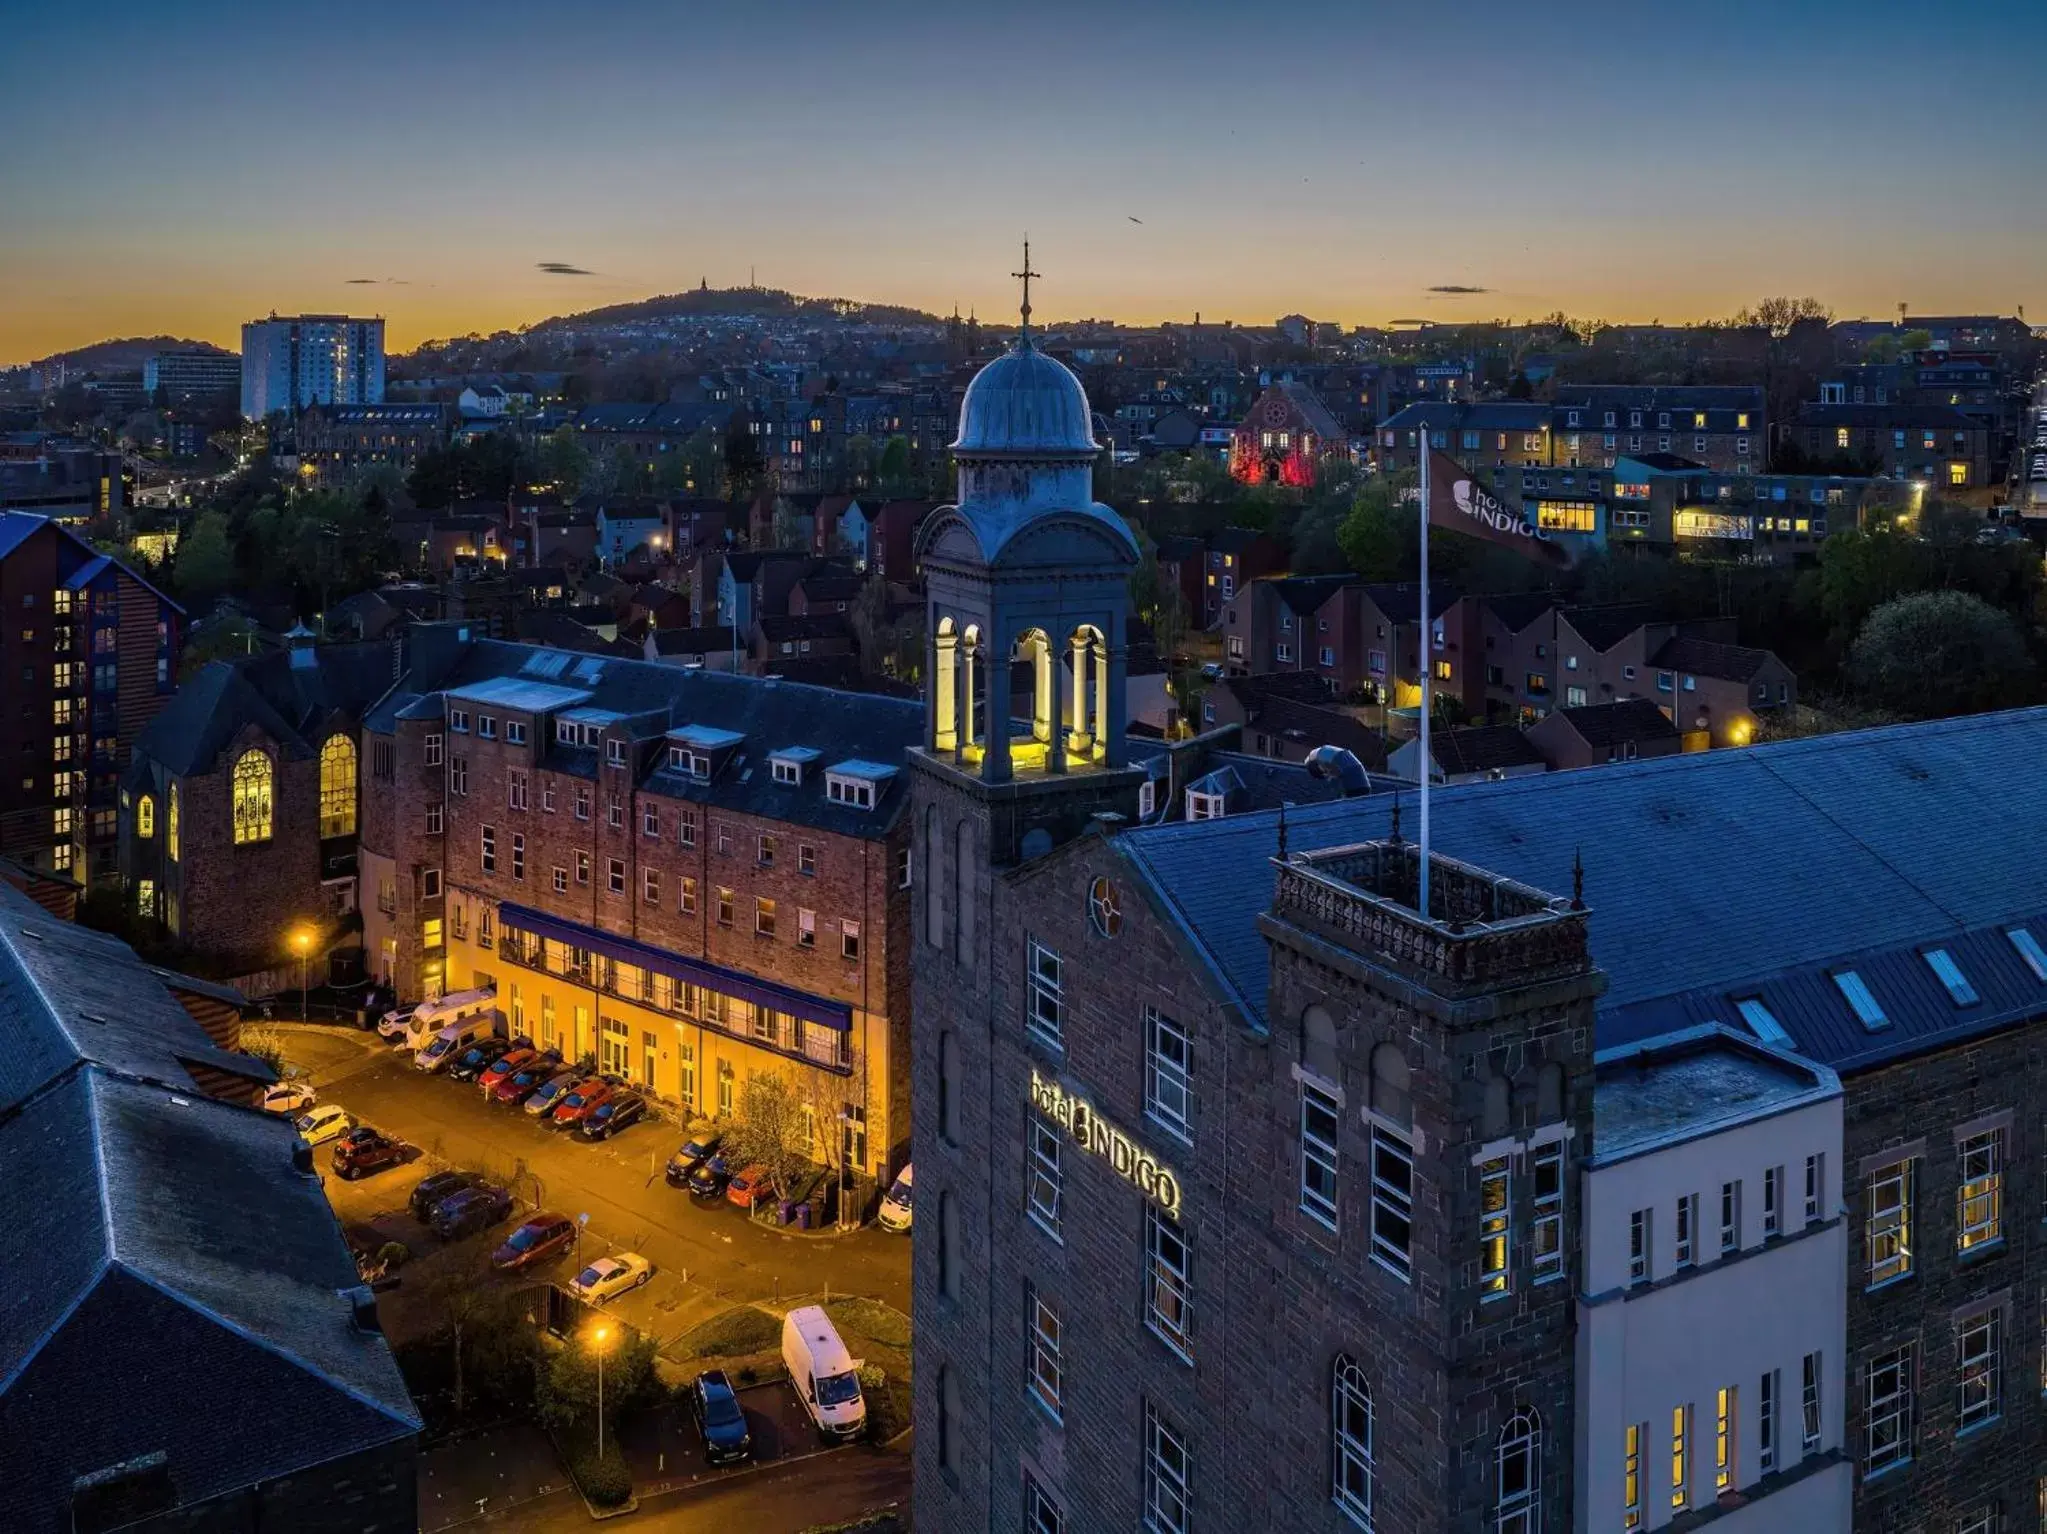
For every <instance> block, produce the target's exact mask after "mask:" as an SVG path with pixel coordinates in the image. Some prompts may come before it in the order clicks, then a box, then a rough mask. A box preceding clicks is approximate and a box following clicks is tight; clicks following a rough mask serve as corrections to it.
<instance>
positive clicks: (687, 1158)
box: [668, 1135, 719, 1188]
mask: <svg viewBox="0 0 2047 1534" xmlns="http://www.w3.org/2000/svg"><path fill="white" fill-rule="evenodd" d="M718 1145H719V1140H718V1137H717V1136H716V1135H706V1136H705V1137H704V1138H703V1139H701V1140H691V1141H690V1142H689V1143H688V1144H686V1145H684V1146H683V1148H682V1149H681V1150H679V1151H677V1152H676V1153H675V1154H674V1155H672V1156H670V1157H669V1158H668V1186H669V1187H671V1188H679V1187H681V1186H682V1185H683V1184H684V1183H685V1182H688V1181H689V1174H690V1173H692V1172H694V1171H695V1170H696V1169H697V1168H698V1167H700V1166H702V1165H703V1164H704V1163H705V1162H706V1161H709V1160H710V1159H711V1158H712V1157H713V1156H715V1155H717V1154H718Z"/></svg>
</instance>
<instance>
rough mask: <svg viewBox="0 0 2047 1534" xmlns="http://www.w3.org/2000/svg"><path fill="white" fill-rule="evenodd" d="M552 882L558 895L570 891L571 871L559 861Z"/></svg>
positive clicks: (555, 866)
mask: <svg viewBox="0 0 2047 1534" xmlns="http://www.w3.org/2000/svg"><path fill="white" fill-rule="evenodd" d="M552 883H553V886H554V892H555V893H556V894H557V895H566V894H567V893H568V892H569V871H568V870H567V869H566V868H564V867H562V866H561V864H559V863H557V864H555V865H554V873H553V876H552Z"/></svg>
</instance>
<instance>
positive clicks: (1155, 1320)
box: [1144, 1205, 1193, 1358]
mask: <svg viewBox="0 0 2047 1534" xmlns="http://www.w3.org/2000/svg"><path fill="white" fill-rule="evenodd" d="M1144 1258H1145V1261H1144V1309H1145V1324H1146V1325H1147V1326H1149V1327H1150V1328H1151V1329H1152V1331H1153V1332H1155V1333H1156V1334H1157V1335H1158V1336H1159V1338H1160V1339H1161V1340H1162V1341H1164V1342H1165V1343H1166V1345H1167V1346H1168V1347H1170V1348H1172V1350H1173V1351H1174V1352H1176V1353H1178V1354H1179V1355H1180V1356H1181V1357H1182V1358H1186V1357H1188V1349H1189V1347H1190V1345H1191V1344H1190V1340H1189V1329H1190V1326H1191V1323H1192V1320H1193V1317H1192V1315H1191V1313H1190V1312H1191V1309H1192V1300H1193V1296H1192V1294H1191V1292H1190V1286H1189V1283H1188V1261H1187V1234H1186V1232H1185V1231H1184V1230H1182V1229H1181V1228H1180V1227H1179V1226H1178V1225H1176V1224H1174V1223H1173V1221H1172V1220H1170V1219H1168V1218H1167V1217H1166V1215H1165V1213H1164V1211H1162V1210H1160V1209H1159V1208H1157V1207H1156V1206H1154V1205H1147V1206H1146V1207H1145V1216H1144Z"/></svg>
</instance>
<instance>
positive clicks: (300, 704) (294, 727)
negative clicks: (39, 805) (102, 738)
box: [135, 639, 403, 777]
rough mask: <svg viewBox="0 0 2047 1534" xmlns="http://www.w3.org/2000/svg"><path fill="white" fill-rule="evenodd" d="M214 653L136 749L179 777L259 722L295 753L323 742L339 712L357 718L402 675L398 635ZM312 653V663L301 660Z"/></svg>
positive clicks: (210, 762)
mask: <svg viewBox="0 0 2047 1534" xmlns="http://www.w3.org/2000/svg"><path fill="white" fill-rule="evenodd" d="M297 653H298V655H299V656H300V657H301V658H302V663H301V664H299V665H293V664H292V661H293V656H294V652H293V651H290V650H273V651H270V652H268V653H265V654H262V655H252V656H245V657H243V658H241V659H238V660H231V661H214V662H213V663H212V664H210V665H208V666H205V667H203V668H202V669H201V670H200V672H199V674H198V675H197V676H195V677H193V678H192V680H191V681H189V682H187V683H185V684H184V685H183V686H181V687H180V688H179V689H178V690H177V691H176V692H175V693H173V694H172V695H171V697H170V700H169V701H168V702H166V703H165V704H164V706H163V708H162V709H161V710H160V711H159V712H158V713H157V716H156V717H155V718H154V719H152V720H150V721H149V723H148V724H147V725H146V726H145V727H144V728H143V731H142V734H141V735H140V736H139V737H137V739H136V742H135V750H136V754H137V755H138V756H146V757H148V758H149V759H150V760H152V761H155V762H158V763H160V764H161V765H162V766H163V768H164V770H165V771H167V772H169V773H172V774H174V775H175V776H178V777H186V776H189V775H191V774H194V773H205V772H210V771H212V770H213V767H214V765H215V763H216V759H217V758H218V757H219V755H220V752H221V750H222V749H223V748H224V747H225V746H226V745H227V743H228V741H230V740H231V739H233V738H234V735H235V732H236V731H238V730H240V729H241V728H242V726H243V725H245V724H251V723H253V724H255V725H257V726H259V727H260V728H261V729H262V730H263V732H264V733H265V734H266V735H268V736H269V737H270V738H271V739H273V740H275V741H276V742H278V744H279V745H280V746H281V747H283V749H284V750H285V751H286V752H287V753H289V754H290V755H292V756H295V757H305V756H311V755H313V754H314V753H315V752H317V750H318V749H319V747H318V743H317V742H316V741H315V740H314V739H313V738H312V736H311V733H310V732H312V731H314V730H316V729H317V728H318V727H319V726H320V725H322V724H323V723H324V722H325V721H326V720H327V719H328V718H330V717H331V716H333V715H334V714H336V713H339V714H341V715H343V716H345V717H347V718H349V719H351V720H354V719H359V718H360V717H361V716H362V714H363V712H364V711H365V710H366V709H367V708H368V707H369V706H370V705H371V704H372V703H374V702H375V701H376V700H377V699H378V698H380V697H382V696H383V695H384V694H385V693H386V692H388V691H390V689H391V684H392V683H393V682H394V681H395V680H396V679H397V676H398V665H397V658H398V656H399V655H401V654H402V653H403V652H402V651H401V650H400V649H399V648H398V642H397V641H394V640H390V639H372V640H367V641H364V642H362V643H359V644H332V645H316V646H314V647H312V648H311V649H310V650H308V651H300V652H297ZM306 656H310V657H311V659H312V664H310V665H308V664H304V663H303V657H306Z"/></svg>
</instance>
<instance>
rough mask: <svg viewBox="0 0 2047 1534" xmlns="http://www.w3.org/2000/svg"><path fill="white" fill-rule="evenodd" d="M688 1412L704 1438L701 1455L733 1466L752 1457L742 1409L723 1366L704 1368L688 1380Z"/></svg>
mask: <svg viewBox="0 0 2047 1534" xmlns="http://www.w3.org/2000/svg"><path fill="white" fill-rule="evenodd" d="M689 1414H690V1416H691V1417H692V1418H694V1419H695V1421H696V1425H697V1435H698V1436H699V1437H701V1438H702V1439H703V1441H704V1458H705V1459H707V1460H709V1461H710V1462H711V1463H712V1464H714V1465H733V1464H738V1463H739V1462H740V1461H742V1460H746V1459H750V1458H752V1457H753V1434H752V1433H750V1432H749V1431H747V1426H746V1412H745V1410H744V1409H742V1408H741V1406H740V1404H739V1392H738V1391H736V1390H734V1389H733V1388H732V1381H731V1380H729V1379H727V1378H726V1376H725V1371H724V1370H723V1369H706V1370H705V1371H704V1372H703V1373H702V1374H699V1375H698V1376H697V1377H696V1379H695V1380H694V1381H692V1382H691V1384H690V1387H689Z"/></svg>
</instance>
